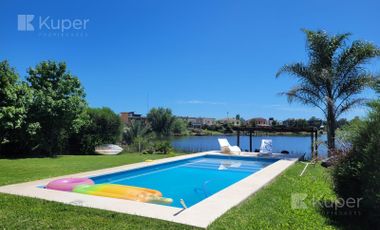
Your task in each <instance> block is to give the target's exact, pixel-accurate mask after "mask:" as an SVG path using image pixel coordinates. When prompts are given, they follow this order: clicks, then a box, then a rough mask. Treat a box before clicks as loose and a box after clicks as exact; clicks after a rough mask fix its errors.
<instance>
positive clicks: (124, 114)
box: [120, 112, 146, 124]
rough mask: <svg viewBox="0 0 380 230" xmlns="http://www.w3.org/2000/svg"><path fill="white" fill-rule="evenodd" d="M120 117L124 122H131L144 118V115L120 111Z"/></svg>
mask: <svg viewBox="0 0 380 230" xmlns="http://www.w3.org/2000/svg"><path fill="white" fill-rule="evenodd" d="M120 119H121V121H122V122H123V123H124V124H127V123H129V122H131V121H132V120H143V121H144V120H145V119H146V117H143V116H142V115H141V114H138V113H135V112H121V113H120Z"/></svg>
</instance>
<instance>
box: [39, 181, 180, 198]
mask: <svg viewBox="0 0 380 230" xmlns="http://www.w3.org/2000/svg"><path fill="white" fill-rule="evenodd" d="M46 188H48V189H54V190H60V191H68V192H76V193H82V194H88V195H95V196H105V197H112V198H119V199H125V200H134V201H139V202H149V203H158V204H171V203H172V202H173V200H172V199H171V198H165V197H162V193H161V192H160V191H157V190H153V189H148V188H140V187H134V186H126V185H119V184H95V183H94V181H93V180H91V179H89V178H64V179H58V180H54V181H51V182H49V183H48V184H47V186H46Z"/></svg>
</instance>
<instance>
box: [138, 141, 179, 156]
mask: <svg viewBox="0 0 380 230" xmlns="http://www.w3.org/2000/svg"><path fill="white" fill-rule="evenodd" d="M172 151H173V147H172V145H171V144H170V142H169V141H157V142H155V143H153V144H151V145H150V146H149V147H148V148H146V149H145V150H144V152H143V153H144V154H153V153H158V154H168V153H170V152H172Z"/></svg>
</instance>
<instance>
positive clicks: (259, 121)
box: [248, 117, 273, 127]
mask: <svg viewBox="0 0 380 230" xmlns="http://www.w3.org/2000/svg"><path fill="white" fill-rule="evenodd" d="M272 120H273V119H272ZM272 122H273V121H272ZM248 124H249V125H251V126H259V127H263V126H270V125H269V121H268V120H267V119H265V118H263V117H255V118H252V119H249V120H248Z"/></svg>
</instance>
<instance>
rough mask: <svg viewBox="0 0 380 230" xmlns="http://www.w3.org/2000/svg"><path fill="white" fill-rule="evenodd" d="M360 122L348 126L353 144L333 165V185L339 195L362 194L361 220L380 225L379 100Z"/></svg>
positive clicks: (352, 195) (353, 195) (347, 196)
mask: <svg viewBox="0 0 380 230" xmlns="http://www.w3.org/2000/svg"><path fill="white" fill-rule="evenodd" d="M371 108H372V111H371V112H370V114H369V116H368V118H367V119H366V120H365V121H363V122H360V123H358V122H356V123H355V125H354V126H353V127H354V128H352V129H351V132H352V135H350V136H349V139H351V144H352V148H351V150H350V151H349V153H348V154H347V155H345V156H342V157H341V159H340V161H339V162H338V164H337V165H336V166H335V167H334V171H333V178H334V185H335V187H334V189H335V191H336V193H337V194H338V196H339V197H342V198H345V199H347V198H350V197H353V198H362V202H361V203H360V207H359V208H360V211H361V212H362V217H364V218H367V219H366V220H364V221H365V222H366V223H370V225H371V226H373V227H375V228H376V227H380V102H374V103H372V104H371Z"/></svg>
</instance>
